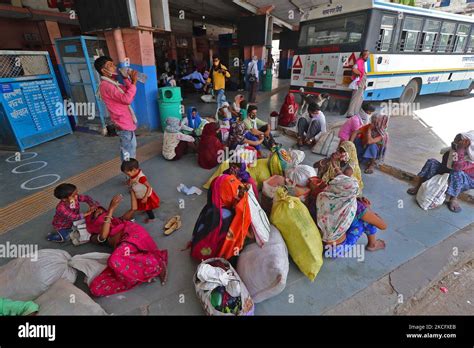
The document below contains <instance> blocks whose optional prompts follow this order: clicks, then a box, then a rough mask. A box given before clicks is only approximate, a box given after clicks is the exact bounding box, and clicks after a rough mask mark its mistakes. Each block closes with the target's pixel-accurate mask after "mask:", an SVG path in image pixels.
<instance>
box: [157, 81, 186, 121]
mask: <svg viewBox="0 0 474 348" xmlns="http://www.w3.org/2000/svg"><path fill="white" fill-rule="evenodd" d="M182 100H183V98H182V97H181V88H180V87H162V88H159V89H158V108H159V111H160V120H161V128H162V129H163V130H164V129H165V128H166V120H167V119H168V118H169V117H174V118H177V119H179V120H181V119H182V114H181V102H182Z"/></svg>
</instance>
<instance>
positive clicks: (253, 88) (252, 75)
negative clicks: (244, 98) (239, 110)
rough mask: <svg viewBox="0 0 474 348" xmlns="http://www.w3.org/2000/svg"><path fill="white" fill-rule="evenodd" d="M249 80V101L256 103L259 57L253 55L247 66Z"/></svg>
mask: <svg viewBox="0 0 474 348" xmlns="http://www.w3.org/2000/svg"><path fill="white" fill-rule="evenodd" d="M247 81H248V82H249V84H250V88H249V97H248V99H249V100H248V102H249V103H255V102H256V100H257V88H258V81H259V76H258V57H257V56H253V57H252V61H251V62H250V63H249V65H248V67H247Z"/></svg>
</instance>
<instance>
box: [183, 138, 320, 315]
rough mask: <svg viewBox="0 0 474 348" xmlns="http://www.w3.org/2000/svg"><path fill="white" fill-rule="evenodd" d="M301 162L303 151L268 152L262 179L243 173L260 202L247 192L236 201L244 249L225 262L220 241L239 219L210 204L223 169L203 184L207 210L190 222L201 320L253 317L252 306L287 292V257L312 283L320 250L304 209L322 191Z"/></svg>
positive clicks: (229, 236)
mask: <svg viewBox="0 0 474 348" xmlns="http://www.w3.org/2000/svg"><path fill="white" fill-rule="evenodd" d="M304 157H305V155H304V152H302V151H299V150H292V151H286V150H284V149H282V148H280V147H274V148H273V151H272V154H271V156H270V157H269V158H268V159H262V160H259V161H261V162H262V164H263V162H264V161H266V164H267V166H266V168H268V169H267V170H265V175H264V176H262V175H259V171H262V169H261V168H260V169H259V170H255V167H253V168H252V167H248V168H247V171H248V173H249V174H250V177H252V178H253V179H255V181H257V182H258V187H259V189H260V188H261V191H260V194H259V196H260V199H259V197H257V195H255V194H254V193H253V190H252V189H249V190H248V191H247V193H246V194H245V196H242V197H245V200H246V203H245V204H246V208H245V210H247V209H248V210H249V211H250V217H251V223H250V226H249V228H248V231H245V233H246V236H245V243H242V245H238V246H237V247H236V248H235V249H236V252H235V253H234V254H233V255H232V257H230V258H226V257H222V256H221V254H220V253H219V249H220V248H221V246H222V245H223V244H224V241H225V240H233V239H235V238H237V236H236V235H235V232H236V231H235V230H233V229H232V220H233V219H234V218H235V217H236V215H238V213H237V210H236V209H233V208H229V206H226V207H225V208H222V206H219V205H220V203H219V201H216V193H217V194H219V193H220V191H219V186H218V185H216V180H218V178H223V177H222V175H223V173H224V171H225V170H226V169H227V168H228V167H229V164H228V163H223V164H222V165H221V167H220V168H219V169H218V170H217V171H216V173H214V175H213V176H212V177H211V179H210V180H209V181H208V183H206V186H205V187H206V188H209V189H210V191H209V194H208V204H207V205H206V206H205V207H204V208H203V210H202V212H201V214H200V216H199V218H198V220H197V222H196V225H195V228H194V231H193V240H192V242H191V255H192V256H193V257H194V258H195V259H196V260H198V261H202V262H201V263H200V265H199V266H198V269H197V272H196V275H195V277H194V280H195V282H194V284H195V289H196V294H197V296H198V298H199V299H200V301H201V303H202V305H203V307H204V309H205V311H206V313H207V314H210V315H251V314H252V313H253V304H254V303H260V302H262V301H265V300H268V299H270V298H272V297H274V296H276V295H278V294H280V293H281V292H282V291H283V290H284V289H285V287H286V279H287V276H288V270H289V256H288V255H291V257H292V259H293V261H294V262H295V264H296V265H297V266H298V268H299V269H300V270H301V272H302V273H303V274H304V275H305V276H306V277H307V278H308V279H309V280H310V281H314V280H315V279H316V277H317V275H318V273H319V270H320V269H321V267H322V264H323V244H322V240H321V234H320V232H319V229H318V227H317V225H316V223H315V220H314V219H313V217H312V214H311V213H310V212H309V210H308V208H307V207H306V205H305V203H304V202H305V201H309V200H313V199H315V197H316V196H317V192H318V190H319V192H320V191H322V190H323V189H324V185H323V183H322V182H321V181H320V179H319V178H318V177H317V171H316V170H315V169H314V168H313V167H311V166H308V165H305V164H302V162H303V160H304ZM262 168H263V167H262ZM257 179H259V180H257ZM242 185H244V184H242ZM214 190H215V192H214ZM238 191H239V192H240V188H239V190H238ZM239 197H240V193H239ZM223 199H224V200H227V199H226V197H224V198H223ZM314 206H316V204H314ZM219 210H220V213H219ZM237 218H238V217H237ZM242 222H243V221H242ZM216 262H217V263H216ZM211 266H212V267H214V268H215V269H211V268H209V267H211ZM234 266H235V268H234ZM216 269H217V270H216ZM212 274H213V275H212ZM219 274H221V276H219ZM237 285H238V286H237ZM236 287H238V288H239V290H240V292H238V291H237V290H236ZM247 295H248V297H247ZM244 299H245V300H244ZM246 301H247V302H246ZM246 303H247V304H248V305H246ZM250 303H252V306H250ZM251 308H252V309H251Z"/></svg>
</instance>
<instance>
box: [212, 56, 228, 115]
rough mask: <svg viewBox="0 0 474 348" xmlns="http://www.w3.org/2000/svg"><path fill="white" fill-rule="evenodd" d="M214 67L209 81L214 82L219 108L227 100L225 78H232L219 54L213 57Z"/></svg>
mask: <svg viewBox="0 0 474 348" xmlns="http://www.w3.org/2000/svg"><path fill="white" fill-rule="evenodd" d="M212 62H213V64H212V68H211V71H210V72H209V78H208V79H207V83H211V82H212V84H213V88H214V94H215V96H216V100H217V110H219V109H220V108H221V106H222V103H223V102H225V101H226V98H225V79H226V78H227V79H228V78H230V73H229V70H227V68H226V67H225V66H224V65H222V64H221V60H220V59H219V57H218V56H214V57H213V58H212Z"/></svg>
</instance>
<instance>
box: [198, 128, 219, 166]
mask: <svg viewBox="0 0 474 348" xmlns="http://www.w3.org/2000/svg"><path fill="white" fill-rule="evenodd" d="M219 131H220V127H219V124H218V123H216V122H211V123H208V124H206V125H205V126H204V128H203V130H202V134H201V140H200V142H199V147H198V163H199V166H200V167H202V168H204V169H212V168H214V167H215V166H217V165H218V164H219V163H218V158H219V153H220V152H221V151H222V152H223V151H224V149H225V146H224V145H223V144H222V143H221V141H220V140H219V138H218V137H217V132H219Z"/></svg>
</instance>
